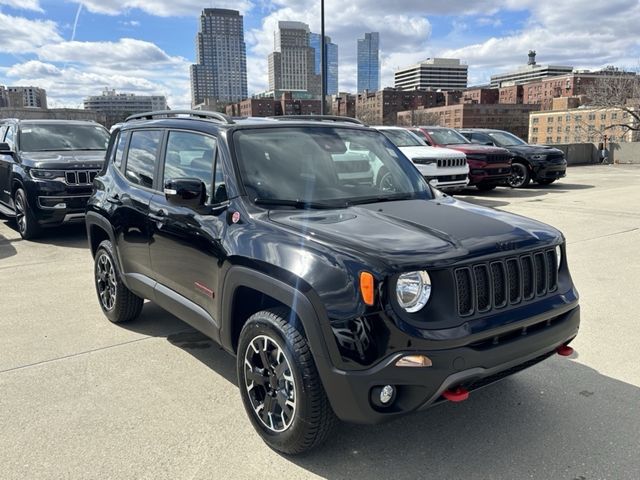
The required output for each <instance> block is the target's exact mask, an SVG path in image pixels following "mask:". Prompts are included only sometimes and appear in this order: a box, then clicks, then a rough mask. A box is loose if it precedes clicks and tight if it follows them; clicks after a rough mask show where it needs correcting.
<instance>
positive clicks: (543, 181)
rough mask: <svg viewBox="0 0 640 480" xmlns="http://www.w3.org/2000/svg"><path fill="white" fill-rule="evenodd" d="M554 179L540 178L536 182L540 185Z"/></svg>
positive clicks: (550, 182) (549, 183)
mask: <svg viewBox="0 0 640 480" xmlns="http://www.w3.org/2000/svg"><path fill="white" fill-rule="evenodd" d="M555 181H556V179H555V178H541V179H539V180H536V182H538V183H539V184H540V185H551V184H552V183H553V182H555Z"/></svg>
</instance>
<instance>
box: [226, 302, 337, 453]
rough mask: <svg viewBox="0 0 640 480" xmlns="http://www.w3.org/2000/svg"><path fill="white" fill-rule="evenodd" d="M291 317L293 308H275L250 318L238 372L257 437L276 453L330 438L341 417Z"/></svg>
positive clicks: (302, 449)
mask: <svg viewBox="0 0 640 480" xmlns="http://www.w3.org/2000/svg"><path fill="white" fill-rule="evenodd" d="M291 316H292V315H291V311H290V310H288V309H285V308H276V309H271V310H264V311H261V312H258V313H256V314H254V315H252V316H251V317H250V318H249V320H247V323H245V325H244V327H243V328H242V332H241V333H240V340H239V345H238V352H237V353H238V355H237V373H238V386H239V387H240V395H241V397H242V402H243V404H244V407H245V410H246V412H247V414H248V415H249V418H250V420H251V423H252V424H253V427H254V428H255V430H256V431H257V432H258V434H259V435H260V436H261V437H262V439H263V440H264V441H265V443H267V445H269V446H270V447H271V448H273V449H274V450H278V451H280V452H283V453H287V454H299V453H302V452H305V451H308V450H311V449H312V448H314V447H316V446H318V445H320V444H321V443H322V442H323V441H324V440H326V438H327V436H328V435H329V433H330V432H331V430H332V429H333V426H334V425H335V423H336V416H335V414H334V413H333V410H332V409H331V406H330V405H329V400H328V399H327V395H326V393H325V391H324V388H323V387H322V383H321V381H320V377H319V375H318V371H317V369H316V366H315V363H314V361H313V357H312V355H311V350H310V349H309V345H308V344H307V340H306V339H305V338H304V336H303V335H302V334H301V333H300V332H299V331H298V330H297V329H296V328H295V327H294V326H293V325H292V324H291V323H289V321H288V320H289V319H290V318H291ZM294 318H295V317H294Z"/></svg>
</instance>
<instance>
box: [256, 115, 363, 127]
mask: <svg viewBox="0 0 640 480" xmlns="http://www.w3.org/2000/svg"><path fill="white" fill-rule="evenodd" d="M269 118H272V119H274V120H314V121H318V122H322V121H329V122H346V123H355V124H357V125H365V124H364V123H362V122H361V121H360V120H358V119H357V118H353V117H340V116H338V115H278V116H273V117H269ZM365 126H366V125H365Z"/></svg>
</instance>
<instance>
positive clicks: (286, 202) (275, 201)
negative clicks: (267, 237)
mask: <svg viewBox="0 0 640 480" xmlns="http://www.w3.org/2000/svg"><path fill="white" fill-rule="evenodd" d="M253 202H254V203H255V204H256V205H266V206H283V207H293V208H299V209H329V208H345V207H346V206H347V205H346V204H345V203H323V202H310V201H308V200H290V199H284V198H256V199H255V200H254V201H253Z"/></svg>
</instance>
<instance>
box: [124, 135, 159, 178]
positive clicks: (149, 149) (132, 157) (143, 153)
mask: <svg viewBox="0 0 640 480" xmlns="http://www.w3.org/2000/svg"><path fill="white" fill-rule="evenodd" d="M161 139H162V131H160V130H139V131H137V132H133V133H132V134H131V143H130V144H129V153H128V154H127V165H126V169H125V176H126V177H127V180H129V181H130V182H131V183H135V184H136V185H140V186H142V187H146V188H152V187H153V174H154V171H155V168H156V160H157V158H158V149H159V148H160V140H161Z"/></svg>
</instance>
